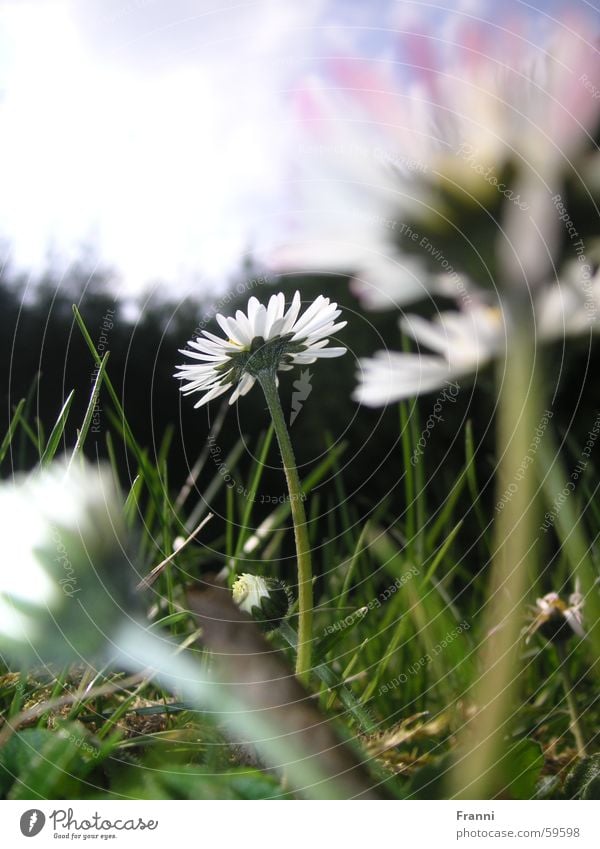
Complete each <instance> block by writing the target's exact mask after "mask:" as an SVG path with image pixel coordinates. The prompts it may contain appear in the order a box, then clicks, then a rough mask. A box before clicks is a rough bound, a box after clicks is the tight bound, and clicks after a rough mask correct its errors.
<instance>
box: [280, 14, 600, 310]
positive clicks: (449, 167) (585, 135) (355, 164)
mask: <svg viewBox="0 0 600 849" xmlns="http://www.w3.org/2000/svg"><path fill="white" fill-rule="evenodd" d="M525 32H526V26H525V24H523V27H522V32H521V31H520V30H519V24H518V21H517V24H516V27H515V28H514V30H513V31H511V30H509V29H508V28H494V29H493V31H492V30H486V29H484V28H483V27H476V28H473V27H469V28H465V29H464V31H462V32H460V31H459V33H458V34H457V36H456V38H455V40H453V41H452V42H448V43H447V44H445V45H440V43H439V39H436V38H429V37H428V36H427V35H426V34H418V33H412V34H410V35H409V36H407V37H406V38H405V40H404V41H403V42H401V43H400V45H399V46H400V48H404V51H405V52H406V54H407V57H408V61H407V62H406V63H402V64H399V63H389V62H384V61H380V62H377V63H375V62H373V61H365V60H362V59H336V60H335V61H333V62H331V63H330V64H329V66H328V68H327V69H326V70H325V72H324V73H323V75H322V78H317V77H316V76H313V77H311V78H310V79H308V80H307V81H306V84H305V87H304V89H303V90H302V91H301V93H300V95H299V96H298V101H299V106H298V112H299V117H300V126H301V127H304V129H305V135H306V136H307V137H308V138H309V142H308V144H305V145H304V146H303V147H301V149H300V155H299V156H298V157H297V162H295V169H296V173H297V172H298V171H300V178H296V181H295V185H296V186H299V187H300V188H299V192H300V193H301V197H300V198H297V199H296V203H295V208H296V209H297V210H300V212H298V213H296V219H297V220H295V221H294V225H295V228H294V230H293V232H292V235H291V237H290V239H289V243H288V244H286V245H285V246H284V247H283V248H281V249H279V251H278V252H277V254H276V263H275V264H276V265H278V266H279V267H286V266H287V267H291V268H305V269H311V270H319V269H320V270H329V271H330V270H337V271H340V272H343V273H352V274H354V275H355V280H354V283H353V288H354V291H355V292H356V294H357V295H358V296H359V297H361V299H362V300H363V301H364V304H365V306H367V307H368V308H372V307H375V308H380V307H386V306H387V307H391V306H394V305H401V304H405V303H408V302H410V301H411V300H416V299H418V298H421V297H423V296H425V295H427V293H428V292H436V291H438V289H437V287H438V284H439V276H438V275H437V274H435V273H432V268H433V266H435V264H436V263H433V265H432V263H431V262H430V261H428V258H427V257H426V256H424V255H423V256H420V255H419V245H420V244H421V239H422V238H423V235H422V233H421V232H420V227H419V222H424V221H426V220H427V221H429V220H430V219H431V218H432V214H433V213H435V220H436V223H437V225H438V226H441V225H442V223H443V221H444V220H452V219H453V204H454V203H455V202H459V204H460V205H462V206H464V205H465V204H466V205H467V206H476V205H477V204H478V203H480V202H482V203H483V204H484V205H486V204H487V203H488V201H491V203H492V206H493V205H494V204H495V203H498V204H500V202H501V201H503V200H504V199H505V198H507V197H508V198H509V201H510V202H512V203H515V204H520V205H521V208H522V209H524V208H526V207H528V204H527V203H526V202H525V201H526V200H531V199H533V201H534V206H535V207H536V209H537V205H538V203H539V202H541V201H539V199H538V200H536V198H537V196H538V195H539V185H544V186H545V189H546V190H547V188H548V186H554V185H555V184H556V183H557V181H558V180H559V179H560V175H561V173H562V172H564V171H565V170H566V169H568V168H570V167H572V160H573V158H575V157H577V155H578V154H579V153H580V152H581V151H582V150H583V148H584V147H585V146H586V145H587V144H588V142H589V140H590V133H591V132H592V131H593V130H594V129H595V128H596V126H597V124H598V119H599V117H600V101H598V100H597V99H595V98H593V97H591V96H590V91H589V90H588V89H587V88H586V86H585V85H584V83H583V81H582V80H584V79H585V80H587V81H589V82H590V84H593V85H596V86H597V87H600V53H599V52H598V51H597V50H596V49H595V47H594V45H592V44H591V43H590V42H589V41H588V38H587V34H586V31H585V29H584V27H583V26H580V27H579V28H578V27H577V24H576V22H575V23H573V22H571V23H570V25H569V26H567V25H566V24H562V25H561V24H560V23H558V24H557V25H556V28H555V29H554V30H553V31H551V32H550V33H549V35H548V37H547V39H546V42H545V48H544V49H542V48H540V47H539V46H535V45H532V44H531V42H529V41H528V40H527V38H526V37H525V35H524V33H525ZM490 33H491V34H490ZM405 65H409V66H410V73H406V74H405V75H404V76H400V73H403V70H402V69H403V68H404V67H405ZM399 68H400V70H399ZM509 165H510V166H511V168H512V169H513V170H514V172H515V173H516V174H517V175H518V176H519V178H522V177H523V176H524V175H525V176H526V178H527V181H528V182H527V188H528V197H527V198H525V197H524V196H523V197H516V195H514V193H513V192H512V190H511V189H510V188H508V187H507V184H506V183H505V181H506V180H507V170H506V169H507V166H509ZM532 181H533V182H532ZM519 182H520V179H519ZM533 183H535V185H533ZM517 193H518V192H517ZM529 194H531V198H530V197H529ZM513 195H514V196H513ZM502 196H503V197H502ZM461 208H462V207H461ZM535 214H536V215H537V212H535ZM438 216H441V218H439V217H438ZM538 217H539V216H538ZM407 222H411V225H410V226H409V224H408V223H407ZM411 240H412V241H413V242H415V243H416V244H410V241H411ZM402 242H404V245H405V246H407V247H408V248H409V249H410V253H409V256H406V254H405V253H404V252H403V251H402ZM426 249H427V244H425V247H424V248H423V251H424V252H426ZM454 294H455V295H456V294H457V293H456V292H455V293H454Z"/></svg>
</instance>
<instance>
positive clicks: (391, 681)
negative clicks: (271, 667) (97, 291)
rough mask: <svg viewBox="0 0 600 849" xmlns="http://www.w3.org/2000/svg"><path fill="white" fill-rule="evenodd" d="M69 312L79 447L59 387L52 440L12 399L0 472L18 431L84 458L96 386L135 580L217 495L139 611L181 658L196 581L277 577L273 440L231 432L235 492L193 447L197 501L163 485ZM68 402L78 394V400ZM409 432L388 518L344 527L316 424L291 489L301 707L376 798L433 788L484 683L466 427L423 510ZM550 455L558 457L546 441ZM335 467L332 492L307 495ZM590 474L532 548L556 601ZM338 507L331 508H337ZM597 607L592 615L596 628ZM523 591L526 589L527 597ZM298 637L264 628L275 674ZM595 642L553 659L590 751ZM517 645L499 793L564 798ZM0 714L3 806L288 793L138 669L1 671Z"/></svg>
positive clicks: (284, 529) (568, 570) (541, 663)
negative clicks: (307, 552) (122, 462)
mask: <svg viewBox="0 0 600 849" xmlns="http://www.w3.org/2000/svg"><path fill="white" fill-rule="evenodd" d="M75 318H76V321H77V323H78V325H79V327H80V329H81V331H82V332H83V334H84V337H85V338H86V340H87V342H88V345H89V347H90V352H91V356H92V357H93V361H94V362H95V364H96V366H97V367H98V372H97V377H96V380H95V383H94V386H93V387H92V391H91V395H90V397H89V403H88V406H87V412H86V414H85V417H84V419H83V421H82V422H81V423H79V424H78V437H77V441H76V444H75V445H71V446H69V445H65V444H64V433H65V427H66V424H67V422H68V421H69V416H70V411H71V402H72V399H73V392H71V393H70V394H69V395H68V397H67V398H66V400H65V401H64V403H63V404H62V405H60V408H59V409H57V415H56V421H55V423H54V424H51V426H50V428H49V434H50V435H49V436H48V438H47V439H46V438H45V436H44V431H43V428H42V427H41V426H39V424H38V423H36V424H32V423H31V418H30V403H29V402H28V401H27V400H23V401H21V402H20V403H19V404H18V406H17V407H16V409H15V410H14V413H13V417H12V421H11V424H10V428H9V430H8V432H7V433H6V435H5V436H4V437H3V438H2V440H1V441H0V463H2V466H1V467H0V468H1V469H2V470H3V471H4V472H5V473H7V472H8V469H9V464H8V461H9V459H11V457H12V458H13V462H14V463H18V456H19V445H20V444H21V441H22V440H25V441H28V442H30V443H32V444H33V445H34V446H35V448H36V451H37V452H38V455H39V461H40V464H46V463H48V462H50V461H51V460H52V458H53V457H54V456H56V454H57V453H60V449H61V448H62V450H66V452H67V453H68V454H70V455H72V456H73V457H75V456H76V455H77V454H79V453H80V452H82V451H83V450H84V448H85V443H86V438H87V436H88V432H89V427H90V422H91V417H92V414H93V410H94V405H95V403H96V400H97V397H98V393H101V394H102V395H103V404H104V406H105V407H106V408H107V412H106V413H105V416H106V417H105V420H104V425H105V428H106V426H107V425H108V429H107V430H106V429H105V440H106V454H107V455H108V457H109V458H110V462H111V464H112V466H113V472H114V475H115V477H116V478H117V479H120V480H123V475H122V469H121V468H119V466H118V461H117V459H116V457H117V456H118V455H121V453H122V451H125V452H126V454H127V456H128V458H129V461H130V467H131V469H132V475H131V477H132V481H131V483H130V485H129V487H128V491H126V492H125V493H124V494H125V497H126V507H125V511H126V518H127V523H128V526H129V527H130V528H131V531H132V539H133V540H135V545H136V551H135V557H136V562H137V563H138V566H139V571H140V577H144V575H147V574H148V573H149V572H150V571H151V569H152V568H153V567H154V566H156V565H157V564H158V563H159V562H161V561H162V560H164V559H165V558H167V557H169V555H170V554H171V553H172V551H173V541H174V539H175V538H176V537H177V536H181V535H184V536H185V535H187V534H189V533H190V532H191V531H192V530H193V529H194V528H195V527H196V526H197V525H198V523H199V522H200V521H201V519H202V518H203V517H204V516H205V515H206V512H207V509H208V508H207V506H206V504H207V503H212V502H213V500H215V499H218V498H221V499H222V503H223V504H224V515H223V516H222V517H221V518H220V519H214V520H212V521H210V522H208V523H207V524H206V526H205V527H204V528H203V530H202V533H201V539H199V543H200V544H198V543H193V544H190V545H189V546H187V547H186V548H184V549H183V550H182V552H181V554H180V555H178V557H177V558H176V559H174V561H173V562H171V563H169V564H168V565H167V566H166V568H165V569H164V570H163V571H162V573H161V574H160V576H159V577H158V579H157V581H156V584H155V586H154V589H155V593H154V595H153V596H152V601H151V603H149V605H148V608H147V616H148V625H149V627H150V628H152V629H157V630H158V629H160V630H162V632H166V633H168V634H170V636H171V637H172V639H173V640H175V641H176V642H177V643H178V644H179V645H181V646H185V647H186V649H185V650H188V651H189V646H191V645H192V643H193V641H194V639H195V637H196V636H197V624H196V622H195V620H194V617H193V615H192V614H191V612H190V611H189V610H188V609H187V602H186V589H187V587H188V585H189V584H190V583H192V582H193V581H194V580H196V579H201V578H202V576H203V575H204V574H206V573H209V572H210V573H214V572H218V571H219V570H221V569H223V567H225V569H226V572H227V576H228V578H229V580H230V582H231V580H233V577H234V575H235V574H239V573H240V572H242V571H251V572H256V573H259V574H263V575H265V576H269V577H279V578H282V579H284V580H288V581H289V580H290V579H291V575H290V569H289V563H290V545H291V543H292V540H293V530H292V527H291V523H290V516H289V513H290V506H289V503H287V502H284V503H282V504H274V505H273V506H272V509H269V510H268V511H267V514H266V515H265V511H264V509H262V510H261V509H259V508H260V504H261V502H260V498H259V497H258V496H260V494H261V481H262V475H263V471H264V468H265V464H266V463H268V462H270V461H276V458H277V455H276V445H275V444H274V442H273V439H272V430H271V429H270V428H269V429H268V430H265V432H264V433H263V435H262V436H261V437H260V439H259V440H258V443H257V444H256V445H253V446H251V449H252V450H251V452H250V454H251V456H252V457H253V458H254V459H253V460H252V461H251V462H250V463H248V459H247V455H246V456H243V451H242V443H241V441H240V442H239V443H238V444H237V445H236V446H234V448H233V449H231V451H230V452H229V453H228V456H227V457H226V458H224V462H225V463H226V465H227V467H228V469H229V470H230V473H231V474H232V476H233V477H234V478H235V480H236V481H240V482H243V487H242V489H243V492H242V494H240V493H239V492H238V491H237V489H236V488H227V487H225V488H224V484H223V476H220V475H219V474H218V473H217V472H216V471H215V468H214V466H213V465H212V463H211V462H210V461H208V459H207V454H206V451H204V445H203V444H199V446H198V450H199V460H198V463H197V465H196V468H195V469H194V475H195V480H197V482H198V486H200V487H201V489H202V491H203V493H204V500H202V499H198V498H197V496H196V495H194V487H193V486H186V487H184V489H181V488H180V487H176V486H175V485H174V482H173V481H171V480H170V479H169V474H168V470H169V455H170V451H171V450H172V442H173V431H168V432H167V433H165V434H164V437H163V440H162V443H161V445H160V446H159V449H158V452H157V455H156V457H155V458H154V459H152V458H151V457H150V455H149V454H148V452H147V450H146V449H145V448H144V447H143V446H141V445H140V444H139V443H138V442H137V440H136V438H135V434H134V433H133V432H132V429H131V427H130V425H129V424H128V422H127V419H126V417H125V413H124V410H123V408H122V406H121V404H120V402H119V399H118V396H117V393H116V392H115V390H114V387H113V384H112V382H111V379H110V374H109V371H110V367H109V366H108V364H107V356H106V357H104V359H102V360H101V359H100V358H99V357H98V355H97V354H96V352H95V349H94V345H93V342H92V341H91V338H90V336H89V334H88V333H87V331H86V329H85V327H84V325H83V322H82V320H81V317H80V316H79V314H78V313H77V312H76V313H75ZM79 391H81V390H80V388H78V387H75V389H74V392H79ZM87 391H88V392H89V388H88V389H87ZM104 396H106V397H104ZM109 405H110V409H109ZM217 430H218V428H217ZM419 432H420V431H419V424H418V418H417V406H416V405H415V404H414V403H411V404H401V405H400V408H399V433H400V442H399V447H398V456H397V458H396V459H397V462H398V466H399V468H404V470H405V471H404V475H403V480H402V483H401V486H402V488H403V492H404V501H403V507H402V509H401V510H399V509H398V506H397V504H396V503H395V502H394V499H392V498H390V499H388V501H386V502H384V503H382V504H380V505H378V506H377V508H376V509H374V510H373V511H372V514H371V515H370V516H369V517H368V521H365V520H364V519H361V520H360V521H359V516H360V514H359V512H358V508H357V507H356V506H355V505H354V504H353V503H352V498H351V496H349V495H348V493H347V490H346V487H345V483H344V476H343V472H341V471H340V460H341V459H343V458H344V457H345V453H346V452H347V450H348V446H346V445H338V446H336V447H333V445H332V438H331V436H330V435H329V434H327V433H324V434H323V446H322V447H323V459H322V460H321V462H320V463H317V464H316V465H315V466H314V467H312V468H311V470H310V473H309V474H308V475H306V476H305V479H304V481H303V487H304V490H305V492H306V493H307V495H308V501H307V513H308V515H309V518H310V520H311V533H312V538H311V542H312V544H313V547H314V550H315V553H314V562H315V572H316V574H317V583H316V607H315V612H314V639H315V643H314V650H313V651H314V669H313V672H312V675H311V681H310V689H311V691H312V694H313V697H314V702H315V704H318V706H319V708H320V710H321V711H322V712H323V714H324V715H326V716H327V717H329V718H330V719H331V721H332V722H333V723H334V724H335V725H336V727H337V729H338V733H339V736H340V738H342V739H345V740H346V741H347V745H349V746H351V747H355V748H358V749H359V750H360V751H362V752H363V754H366V755H367V756H368V757H369V759H370V760H369V763H370V767H371V770H372V773H373V780H374V782H375V781H377V782H381V781H383V782H384V784H385V787H386V792H387V793H388V794H391V795H395V796H398V797H425V798H428V797H432V796H443V795H444V793H446V792H447V783H446V777H447V775H448V771H449V768H450V765H451V763H452V760H453V758H455V757H456V754H457V750H456V747H457V740H458V739H459V731H460V729H461V727H462V726H463V725H464V723H465V721H466V719H467V718H468V717H469V716H470V715H471V713H472V711H473V705H472V703H471V693H472V687H473V684H474V682H475V680H476V679H477V677H478V675H479V668H478V662H479V659H478V646H479V644H480V642H481V640H482V639H483V636H484V635H483V634H482V633H481V619H482V617H481V611H482V609H483V608H484V606H485V603H486V592H487V572H488V568H489V554H490V551H491V549H492V540H491V523H490V521H489V516H488V515H487V513H489V507H487V508H486V506H485V505H484V503H483V501H482V499H481V496H480V491H479V486H478V471H477V457H476V452H475V449H474V441H473V433H472V428H471V426H470V424H468V425H467V427H466V431H465V435H464V462H463V467H462V469H461V470H460V472H459V473H458V475H457V476H456V477H455V479H454V481H453V482H452V483H451V484H450V485H449V486H448V488H447V491H446V492H445V495H444V497H443V498H442V499H441V502H440V505H439V506H438V507H437V508H436V510H435V511H434V510H430V509H429V508H428V498H427V488H426V484H425V481H426V459H425V458H421V461H420V462H419V463H418V464H417V465H416V467H414V466H413V465H411V463H410V457H411V455H412V452H413V449H414V446H415V445H416V442H417V440H418V436H419ZM205 436H208V434H206V435H205ZM116 446H118V447H119V451H117V450H116ZM203 451H204V453H202V452H203ZM548 451H550V454H551V456H554V457H556V456H558V452H556V451H555V450H554V448H553V447H552V446H551V447H550V448H548ZM15 458H16V459H15ZM546 459H548V463H546V467H547V468H548V474H547V476H546V479H545V481H544V484H543V489H544V491H545V494H546V498H547V500H548V503H551V501H552V497H553V494H554V493H555V492H556V491H557V489H560V486H562V483H561V481H562V480H563V478H564V474H563V473H562V472H561V470H560V468H559V467H558V466H557V465H556V463H554V464H552V463H550V460H549V458H546ZM330 474H333V483H332V484H331V485H330V486H325V487H320V488H319V484H320V483H321V482H322V481H323V480H324V478H325V477H326V476H327V475H330ZM595 479H596V478H595V476H594V474H593V467H592V465H591V464H590V468H589V470H588V474H587V475H586V476H585V478H584V480H583V482H582V485H581V487H580V488H579V490H578V496H577V497H578V498H580V499H581V503H579V504H578V503H577V501H576V500H575V498H574V499H573V500H572V501H571V502H569V504H568V507H566V508H565V511H564V513H562V514H561V517H560V521H559V522H557V527H556V535H555V536H553V537H548V539H547V540H545V544H546V554H547V558H548V559H547V563H544V564H540V572H539V575H540V580H539V586H538V587H537V588H536V589H537V592H538V593H539V594H541V593H542V592H546V591H547V590H548V589H549V588H551V587H552V588H556V589H558V590H561V589H562V588H563V587H566V588H567V590H568V589H569V587H570V576H571V575H572V574H573V573H578V574H580V575H581V578H582V580H583V582H584V584H586V585H587V586H589V585H590V584H591V583H592V582H593V581H594V580H595V579H596V576H597V575H598V565H599V563H598V560H599V557H598V554H597V550H596V548H595V546H594V545H593V544H592V542H593V541H595V540H596V539H597V537H598V533H599V531H600V510H598V507H597V502H596V486H595ZM317 488H318V491H317V492H314V490H315V489H317ZM336 505H343V507H342V508H340V509H335V508H336ZM332 508H333V509H332ZM486 510H487V513H486ZM324 514H325V515H324ZM467 527H468V528H470V529H471V531H472V529H473V528H476V533H475V536H476V540H475V542H473V541H472V538H471V537H472V536H473V534H471V537H465V538H463V537H464V535H465V528H467ZM324 534H325V536H326V539H325V540H324V539H323V535H324ZM291 559H292V560H293V558H291ZM549 583H550V586H549ZM596 596H597V594H594V595H593V600H592V601H591V602H590V605H589V610H590V613H589V616H590V618H591V621H594V622H595V621H597V612H596V610H597V598H596ZM534 597H535V593H534V594H533V595H532V599H531V600H532V601H534ZM524 624H525V623H524ZM296 632H297V617H296V615H295V612H294V610H293V609H292V612H291V614H290V615H289V617H288V618H287V619H286V620H285V621H284V622H283V623H282V626H281V627H280V628H279V629H278V630H275V631H274V632H272V633H271V634H270V635H269V640H270V641H271V643H272V646H273V648H274V649H277V650H278V651H280V652H281V653H283V655H284V656H285V657H286V658H287V662H288V664H289V669H290V671H291V670H293V667H294V659H295V642H296ZM590 633H591V640H590V642H589V645H578V644H577V643H576V642H573V643H572V644H571V647H570V649H571V650H570V654H569V657H568V664H569V672H570V676H571V680H572V681H573V682H575V692H574V697H575V701H576V703H577V706H578V709H579V711H580V713H581V716H582V719H583V724H584V727H585V729H586V734H587V742H588V745H589V751H590V753H596V752H597V751H598V744H597V740H596V738H595V729H597V728H598V719H599V715H600V705H599V704H598V697H597V682H596V673H597V664H596V659H597V657H598V651H599V648H600V646H599V645H598V639H597V629H595V628H590ZM518 654H519V662H520V665H521V672H520V700H519V702H518V704H516V705H515V706H514V713H513V719H512V724H511V730H510V734H509V735H508V736H507V739H506V741H505V745H506V753H507V754H509V755H510V758H509V760H510V764H511V766H510V768H509V769H507V772H506V775H505V777H504V779H503V780H504V795H506V796H508V797H513V798H530V797H532V796H534V795H545V796H547V797H551V798H561V797H562V796H563V794H564V793H565V790H564V779H565V777H566V775H567V773H568V772H569V770H570V769H571V768H572V766H573V765H574V763H575V761H576V752H575V747H574V742H573V738H572V735H571V733H570V730H569V715H568V712H567V709H566V705H565V702H564V696H563V693H562V690H561V686H560V680H559V677H558V675H557V674H556V673H557V667H558V662H559V661H558V657H557V655H556V652H555V650H554V648H553V647H552V646H549V645H548V644H546V643H545V641H544V640H543V639H542V638H541V637H539V636H536V637H534V639H533V640H532V641H531V642H530V643H529V644H528V645H526V644H525V642H523V643H522V645H521V646H520V647H519V651H518ZM194 656H195V657H196V659H198V662H204V661H207V660H208V659H207V658H205V657H203V652H198V650H197V649H196V651H195V655H194ZM209 662H210V663H212V661H209ZM215 663H216V668H217V669H218V662H217V661H215ZM290 674H291V673H290ZM0 711H1V713H2V717H3V719H4V724H3V726H2V727H1V728H0V793H1V794H2V796H4V797H6V798H11V799H21V798H36V799H43V798H90V799H93V798H100V797H101V798H131V797H134V798H140V799H145V798H192V799H203V798H226V799H238V798H240V799H247V798H282V797H286V796H287V795H289V791H288V790H287V789H286V783H285V782H282V781H281V778H280V777H278V776H277V775H274V774H273V773H272V772H271V771H270V770H268V768H267V767H268V765H262V764H260V763H259V764H258V765H257V764H256V763H255V762H254V761H253V759H252V756H251V754H249V753H248V752H247V751H244V750H243V748H241V747H240V746H238V745H236V744H235V743H234V742H232V741H231V740H230V739H229V738H228V736H227V733H226V729H225V727H224V725H223V722H222V720H221V718H220V717H219V716H215V715H214V714H212V713H208V712H203V711H199V710H197V709H194V708H193V707H192V706H191V705H188V704H185V703H182V702H181V701H180V700H178V698H177V696H176V695H173V694H171V693H168V692H166V691H163V690H161V689H159V688H157V687H156V686H155V685H154V684H153V683H152V681H146V680H144V679H143V678H135V677H133V678H132V677H128V678H125V676H124V674H123V673H119V672H116V671H114V670H109V669H103V670H102V669H101V670H94V669H93V668H92V667H89V668H88V667H85V666H73V667H69V668H66V669H49V668H44V669H41V668H40V669H23V670H9V669H7V668H6V667H4V668H0Z"/></svg>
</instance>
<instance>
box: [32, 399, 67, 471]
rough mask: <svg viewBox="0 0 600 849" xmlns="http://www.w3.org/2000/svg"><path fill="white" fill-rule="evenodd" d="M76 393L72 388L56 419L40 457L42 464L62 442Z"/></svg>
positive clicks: (52, 456)
mask: <svg viewBox="0 0 600 849" xmlns="http://www.w3.org/2000/svg"><path fill="white" fill-rule="evenodd" d="M74 395H75V390H74V389H72V390H71V392H70V393H69V395H68V397H67V400H66V401H65V403H64V404H63V408H62V410H61V411H60V413H59V414H58V418H57V420H56V424H55V425H54V427H53V428H52V432H51V433H50V436H49V437H48V443H47V445H46V447H45V449H44V451H43V453H42V456H41V457H40V464H41V465H42V466H45V465H46V464H47V463H49V462H50V461H51V460H52V459H53V458H54V455H55V454H56V451H57V449H58V445H59V443H60V439H61V437H62V435H63V433H64V430H65V426H66V424H67V418H68V417H69V410H70V409H71V404H72V403H73V396H74Z"/></svg>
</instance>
